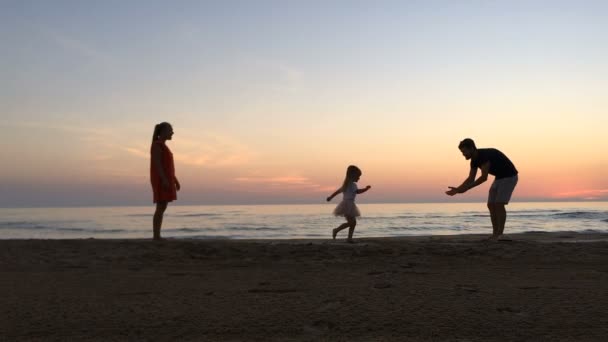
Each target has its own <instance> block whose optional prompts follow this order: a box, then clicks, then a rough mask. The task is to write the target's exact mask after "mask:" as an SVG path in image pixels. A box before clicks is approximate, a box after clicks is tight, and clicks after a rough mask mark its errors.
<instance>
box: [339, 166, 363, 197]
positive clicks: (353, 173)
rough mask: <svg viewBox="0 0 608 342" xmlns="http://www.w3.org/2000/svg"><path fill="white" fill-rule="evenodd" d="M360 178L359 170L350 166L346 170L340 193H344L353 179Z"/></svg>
mask: <svg viewBox="0 0 608 342" xmlns="http://www.w3.org/2000/svg"><path fill="white" fill-rule="evenodd" d="M358 176H361V170H360V169H359V168H358V167H356V166H355V165H350V166H349V167H347V168H346V177H344V183H342V191H346V187H347V186H348V184H349V183H351V182H353V181H354V179H355V178H357V177H358Z"/></svg>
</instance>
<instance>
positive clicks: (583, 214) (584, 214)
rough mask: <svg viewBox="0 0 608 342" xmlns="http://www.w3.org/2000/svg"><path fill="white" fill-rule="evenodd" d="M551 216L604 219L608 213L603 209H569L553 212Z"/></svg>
mask: <svg viewBox="0 0 608 342" xmlns="http://www.w3.org/2000/svg"><path fill="white" fill-rule="evenodd" d="M551 216H552V217H554V218H556V219H587V220H594V219H601V220H602V221H604V220H605V218H606V216H608V213H606V212H603V211H569V212H562V213H557V214H553V215H551Z"/></svg>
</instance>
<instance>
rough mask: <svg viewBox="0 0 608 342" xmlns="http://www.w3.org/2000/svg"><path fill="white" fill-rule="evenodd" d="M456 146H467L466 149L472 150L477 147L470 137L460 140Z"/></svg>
mask: <svg viewBox="0 0 608 342" xmlns="http://www.w3.org/2000/svg"><path fill="white" fill-rule="evenodd" d="M458 148H459V149H461V148H468V149H473V150H476V149H477V147H476V146H475V142H474V141H473V139H471V138H466V139H464V140H463V141H461V142H460V144H458Z"/></svg>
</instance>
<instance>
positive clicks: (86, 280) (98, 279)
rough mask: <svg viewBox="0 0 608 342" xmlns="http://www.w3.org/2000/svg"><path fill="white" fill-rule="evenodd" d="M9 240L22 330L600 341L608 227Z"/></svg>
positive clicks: (87, 335)
mask: <svg viewBox="0 0 608 342" xmlns="http://www.w3.org/2000/svg"><path fill="white" fill-rule="evenodd" d="M487 236H489V235H476V234H475V235H449V236H446V235H442V236H407V237H386V238H360V239H356V240H357V241H358V243H355V244H348V243H346V242H344V241H340V240H336V241H335V242H334V241H332V240H330V239H296V240H231V239H167V240H165V241H163V242H160V243H158V242H154V241H152V240H150V239H73V240H0V276H1V277H0V291H2V292H3V297H2V299H1V300H0V305H2V306H3V308H4V309H5V312H6V314H5V318H4V319H3V320H2V321H1V322H0V335H2V336H4V337H5V338H6V339H7V340H11V341H48V340H57V341H60V340H86V341H144V340H159V341H174V340H186V341H199V340H208V341H245V340H246V341H312V340H314V341H370V340H373V341H376V340H379V341H403V340H408V341H521V340H535V341H536V340H551V341H571V340H581V341H603V340H604V339H605V336H606V334H608V324H607V323H608V313H607V311H606V307H608V296H607V295H606V284H608V234H606V233H573V232H559V233H522V234H507V235H505V238H508V239H509V240H508V241H499V242H484V241H482V239H484V238H485V237H487Z"/></svg>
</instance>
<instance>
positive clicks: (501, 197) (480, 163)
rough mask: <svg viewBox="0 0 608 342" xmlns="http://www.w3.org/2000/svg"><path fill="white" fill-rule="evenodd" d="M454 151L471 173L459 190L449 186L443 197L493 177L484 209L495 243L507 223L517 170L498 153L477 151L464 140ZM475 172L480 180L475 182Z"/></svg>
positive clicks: (472, 144) (471, 144)
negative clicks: (488, 211)
mask: <svg viewBox="0 0 608 342" xmlns="http://www.w3.org/2000/svg"><path fill="white" fill-rule="evenodd" d="M458 148H459V149H460V151H461V152H462V155H463V156H464V157H465V158H466V160H469V159H470V160H471V171H470V172H469V177H468V178H467V179H466V180H465V181H464V182H463V183H462V184H461V185H460V186H459V187H457V188H455V187H451V186H450V187H449V189H450V190H448V191H446V194H448V195H450V196H454V195H456V194H460V193H464V192H466V191H468V190H469V189H472V188H474V187H476V186H478V185H479V184H481V183H483V182H485V181H486V180H487V179H488V174H491V175H494V176H495V179H494V182H492V186H491V187H490V193H489V195H488V209H489V210H490V217H491V219H492V231H493V233H492V237H491V239H492V240H497V239H498V237H500V236H501V235H502V233H503V231H504V230H505V222H506V221H507V210H506V209H505V205H507V204H509V200H510V199H511V195H512V194H513V190H514V189H515V185H517V180H518V176H517V174H518V172H517V169H516V168H515V166H514V165H513V163H512V162H511V161H510V160H509V158H507V156H505V155H504V154H503V153H502V152H500V151H499V150H497V149H495V148H480V149H478V148H477V147H476V146H475V142H474V141H473V140H472V139H468V138H467V139H464V140H463V141H461V142H460V144H459V145H458ZM478 168H479V169H481V176H480V177H479V178H477V179H475V176H476V175H477V169H478Z"/></svg>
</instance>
